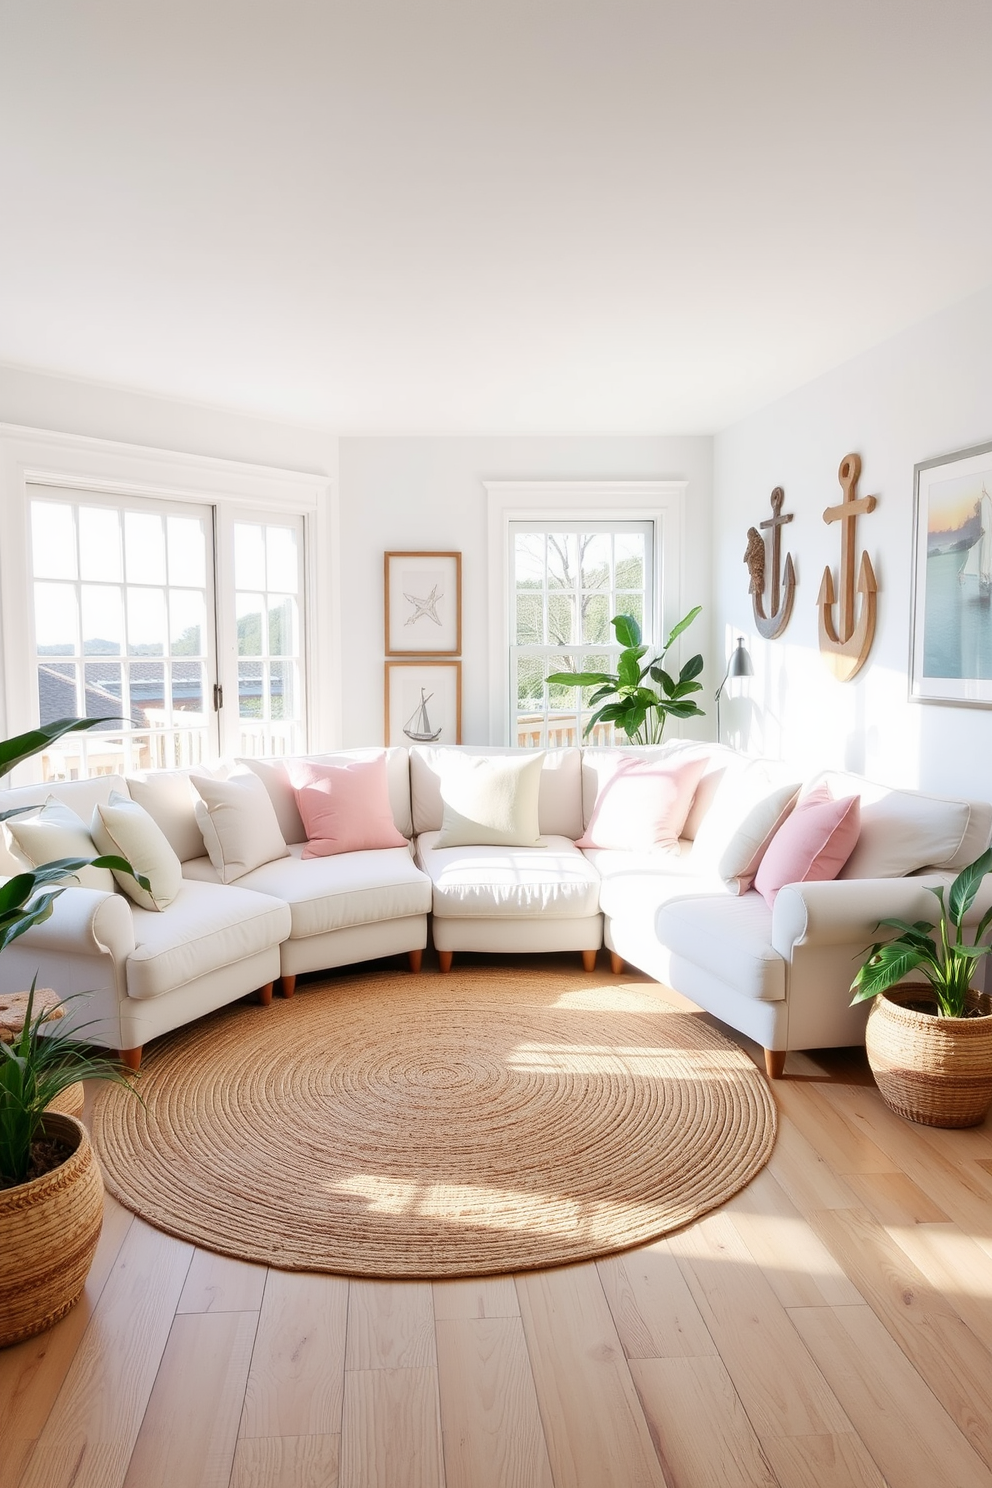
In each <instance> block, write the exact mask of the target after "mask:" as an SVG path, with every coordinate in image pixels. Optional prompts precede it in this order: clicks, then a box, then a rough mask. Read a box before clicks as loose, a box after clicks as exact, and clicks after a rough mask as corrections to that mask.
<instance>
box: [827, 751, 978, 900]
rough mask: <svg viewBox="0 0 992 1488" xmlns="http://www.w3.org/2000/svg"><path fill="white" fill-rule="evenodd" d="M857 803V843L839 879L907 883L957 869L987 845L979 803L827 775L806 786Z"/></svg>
mask: <svg viewBox="0 0 992 1488" xmlns="http://www.w3.org/2000/svg"><path fill="white" fill-rule="evenodd" d="M817 785H826V786H827V788H828V789H829V791H830V793H831V795H833V796H835V797H837V796H844V795H856V796H858V797H859V799H860V801H861V832H860V835H859V837H858V843H857V846H856V847H855V849H854V851H853V852H852V854H851V856H850V857H849V858H848V860H847V862H846V863H845V864H844V866H843V868H842V869H841V871H840V874H839V875H838V876H839V877H840V878H905V877H906V875H907V874H910V873H916V872H917V871H918V870H919V869H921V868H949V869H959V868H963V867H965V865H966V864H967V863H970V862H973V861H974V859H975V858H976V857H978V855H979V853H981V852H983V851H984V850H985V848H986V847H987V846H988V843H989V830H990V820H989V811H988V808H987V807H986V806H984V804H983V803H980V802H974V801H966V800H953V799H945V798H944V797H941V796H931V795H925V794H924V793H923V792H921V791H911V790H893V789H892V788H891V787H890V786H887V785H879V784H878V783H877V782H875V781H872V780H865V779H864V778H863V777H862V776H860V775H848V774H845V773H841V772H839V771H826V772H824V773H823V774H821V775H818V776H816V777H815V778H814V780H813V781H811V782H810V786H811V788H812V787H814V786H817Z"/></svg>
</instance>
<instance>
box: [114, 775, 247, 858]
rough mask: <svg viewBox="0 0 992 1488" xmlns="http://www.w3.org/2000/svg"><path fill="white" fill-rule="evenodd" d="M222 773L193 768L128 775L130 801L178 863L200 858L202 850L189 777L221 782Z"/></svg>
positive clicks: (193, 795)
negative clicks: (145, 815)
mask: <svg viewBox="0 0 992 1488" xmlns="http://www.w3.org/2000/svg"><path fill="white" fill-rule="evenodd" d="M226 774H227V771H226V770H223V769H221V770H216V771H215V770H209V769H207V768H206V767H205V766H197V767H196V768H195V769H192V770H152V771H150V772H149V773H148V774H145V775H128V777H127V788H128V791H129V793H130V796H131V800H132V801H137V803H138V805H139V806H143V807H144V809H145V810H146V811H147V812H148V815H149V816H150V817H151V818H152V820H153V821H154V822H155V823H156V825H157V826H158V827H159V828H160V830H161V831H162V832H163V833H164V835H165V838H166V841H167V842H168V843H169V846H170V847H171V848H172V850H173V852H174V853H175V854H176V857H177V858H178V859H179V861H180V863H188V862H189V861H190V859H191V858H202V857H203V854H204V852H205V851H206V849H205V847H204V845H203V833H202V832H201V831H200V826H199V823H198V822H197V819H196V803H197V801H198V800H199V799H200V798H199V796H198V795H197V793H196V789H195V787H194V785H193V779H192V777H193V776H194V775H202V776H206V777H207V778H208V779H220V780H223V779H224V778H225V776H226Z"/></svg>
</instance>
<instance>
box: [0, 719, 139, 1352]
mask: <svg viewBox="0 0 992 1488" xmlns="http://www.w3.org/2000/svg"><path fill="white" fill-rule="evenodd" d="M98 721H100V722H106V721H109V720H97V719H92V718H84V719H60V720H59V721H58V722H56V723H52V724H48V725H47V726H46V727H45V728H42V729H36V730H34V731H33V732H32V733H29V734H22V735H19V736H18V737H17V738H14V739H9V740H5V741H0V775H5V774H7V772H8V771H9V770H11V769H13V767H14V765H16V764H18V763H19V762H20V761H21V760H23V759H27V758H29V757H30V756H31V755H33V754H37V753H38V752H39V750H41V749H44V748H45V747H46V746H47V745H48V744H50V743H51V742H52V741H53V740H55V739H57V738H60V737H61V735H62V734H65V733H69V732H70V731H72V730H73V729H80V728H89V727H90V725H91V724H93V723H96V722H98ZM14 814H15V813H14V812H11V811H8V812H4V813H2V815H0V820H5V819H6V818H7V817H9V816H12V815H14ZM91 863H92V864H94V865H95V866H97V867H101V868H112V869H117V870H118V871H122V872H126V873H131V872H132V871H133V870H132V868H131V866H130V864H129V863H127V862H126V861H125V859H123V858H119V857H116V856H114V855H103V856H101V857H97V858H62V859H60V860H58V861H57V862H52V863H45V864H43V865H41V866H40V867H37V868H33V869H29V870H27V871H26V872H24V873H18V874H15V875H14V877H13V878H9V879H7V881H6V882H5V883H2V884H0V951H2V950H3V949H4V948H5V947H6V946H8V945H10V943H11V941H13V940H16V939H17V938H18V937H19V936H21V935H23V934H24V933H25V931H26V930H29V929H30V928H31V926H32V925H36V924H39V923H40V922H41V921H42V920H45V919H47V918H48V916H49V915H50V914H51V913H52V906H53V905H54V903H55V900H56V899H57V898H58V896H59V895H60V894H61V893H63V891H64V888H65V884H64V882H62V881H63V880H64V879H65V878H66V877H67V876H71V875H72V874H73V873H75V872H77V871H78V870H79V869H80V868H84V867H86V866H87V865H88V864H91ZM137 876H138V878H139V882H141V883H142V885H143V886H145V885H147V880H145V879H143V878H141V876H140V875H137ZM38 996H39V998H40V997H41V994H38ZM43 1003H44V1005H42V1006H40V1007H38V1006H36V995H35V988H34V986H32V988H31V990H30V993H29V994H28V997H27V1002H26V1007H25V1009H24V1013H23V1026H22V1027H21V1028H20V1029H18V1030H15V1031H11V1037H10V1041H9V1042H0V1346H3V1345H6V1344H10V1343H16V1342H17V1341H18V1340H20V1339H22V1338H29V1337H31V1336H32V1335H33V1334H35V1333H40V1332H42V1331H43V1330H44V1329H45V1328H48V1327H51V1325H52V1324H53V1323H55V1322H57V1321H58V1319H59V1318H60V1317H62V1316H63V1314H64V1313H66V1312H68V1310H69V1308H70V1307H71V1306H72V1305H73V1303H74V1302H76V1301H77V1300H78V1299H79V1297H80V1295H81V1293H82V1290H83V1287H84V1285H85V1283H86V1277H87V1274H88V1272H89V1268H90V1263H91V1262H92V1259H93V1254H94V1251H95V1250H96V1245H97V1241H98V1239H99V1237H100V1226H101V1224H102V1220H103V1180H102V1178H101V1176H100V1169H99V1167H98V1165H97V1161H96V1157H95V1155H94V1153H93V1149H92V1147H91V1146H90V1140H89V1136H88V1134H87V1132H86V1128H85V1127H84V1126H83V1125H82V1123H81V1122H79V1121H78V1120H76V1119H75V1117H73V1116H69V1115H64V1114H61V1113H55V1112H51V1111H49V1110H48V1107H49V1105H50V1104H51V1102H52V1101H53V1100H56V1099H57V1098H58V1097H59V1096H60V1095H61V1094H62V1093H63V1092H65V1091H66V1090H67V1089H68V1087H69V1086H71V1085H74V1084H75V1083H76V1082H77V1081H79V1080H83V1079H109V1080H118V1081H120V1082H121V1083H122V1084H129V1083H130V1082H129V1080H128V1078H127V1072H126V1070H125V1067H124V1066H123V1065H121V1064H119V1063H118V1061H117V1060H115V1059H112V1058H110V1057H108V1056H106V1055H102V1054H99V1053H94V1052H93V1050H92V1049H90V1048H89V1047H88V1046H87V1045H86V1044H84V1043H82V1042H80V1041H79V1038H78V1035H79V1034H80V1033H81V1032H83V1031H84V1030H83V1029H82V1028H80V1027H76V1028H75V1029H74V1030H69V1031H63V1029H62V1027H61V1026H58V1025H59V1022H60V1020H61V1017H62V1014H63V1012H64V1010H65V1004H64V1003H59V1002H58V1001H57V999H55V1000H54V1001H53V998H52V997H49V998H48V999H47V1000H43Z"/></svg>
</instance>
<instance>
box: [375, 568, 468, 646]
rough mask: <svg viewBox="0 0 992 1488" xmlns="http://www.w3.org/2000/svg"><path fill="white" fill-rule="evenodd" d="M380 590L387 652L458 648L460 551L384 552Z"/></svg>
mask: <svg viewBox="0 0 992 1488" xmlns="http://www.w3.org/2000/svg"><path fill="white" fill-rule="evenodd" d="M383 595H384V598H385V610H386V613H385V622H384V631H385V637H386V655H387V656H457V655H458V654H459V653H460V651H461V649H462V555H461V553H386V554H385V555H384V573H383Z"/></svg>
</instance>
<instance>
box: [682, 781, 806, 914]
mask: <svg viewBox="0 0 992 1488" xmlns="http://www.w3.org/2000/svg"><path fill="white" fill-rule="evenodd" d="M784 775H785V770H784V767H782V766H781V765H778V766H777V765H775V764H771V763H766V762H765V761H764V760H752V761H749V762H748V763H747V764H742V765H741V766H740V767H739V768H737V769H734V768H731V769H728V770H727V771H726V773H725V774H724V776H723V779H722V780H721V781H720V784H719V785H718V787H717V789H716V793H715V795H714V797H713V801H712V804H711V806H710V809H709V811H707V813H706V815H705V816H704V817H703V819H702V821H701V822H700V824H699V830H698V831H697V833H696V837H695V840H694V842H693V844H692V864H693V867H694V868H697V869H700V870H701V871H703V872H705V873H716V874H717V875H718V876H719V877H720V878H722V879H723V881H724V883H725V884H726V885H727V887H728V888H729V889H730V890H731V892H732V893H735V894H744V893H746V892H747V890H748V889H749V888H750V887H751V885H752V883H753V882H754V875H755V874H756V873H757V871H758V866H759V864H760V863H761V859H762V856H763V855H764V851H765V848H766V847H767V846H768V844H769V842H770V841H771V840H772V838H773V837H774V835H775V833H776V832H777V831H778V829H779V827H780V826H781V825H782V823H783V822H784V821H785V819H786V817H787V816H788V815H789V812H790V811H791V810H792V808H793V806H794V805H795V804H796V797H797V796H798V794H799V786H800V782H799V781H798V780H787V779H784V778H783V777H784Z"/></svg>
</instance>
